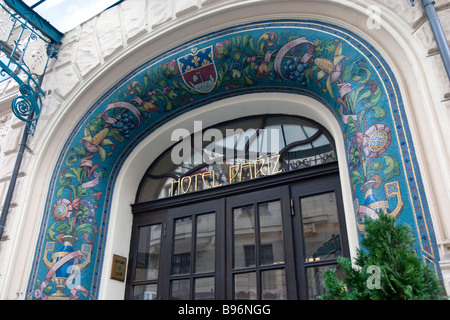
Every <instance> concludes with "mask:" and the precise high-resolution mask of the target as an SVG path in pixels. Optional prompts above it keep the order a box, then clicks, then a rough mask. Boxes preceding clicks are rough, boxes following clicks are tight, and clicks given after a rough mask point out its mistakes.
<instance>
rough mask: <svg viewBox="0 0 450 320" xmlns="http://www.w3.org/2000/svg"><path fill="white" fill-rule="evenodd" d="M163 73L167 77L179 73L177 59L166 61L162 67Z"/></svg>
mask: <svg viewBox="0 0 450 320" xmlns="http://www.w3.org/2000/svg"><path fill="white" fill-rule="evenodd" d="M161 70H162V73H163V75H164V76H165V77H167V78H172V77H174V76H175V75H176V74H177V73H178V67H177V64H176V62H175V59H173V60H171V61H169V62H166V63H164V64H163V65H162V67H161Z"/></svg>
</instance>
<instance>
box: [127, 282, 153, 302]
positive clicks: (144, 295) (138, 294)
mask: <svg viewBox="0 0 450 320" xmlns="http://www.w3.org/2000/svg"><path fill="white" fill-rule="evenodd" d="M157 291H158V285H157V284H147V285H142V286H135V287H134V289H133V298H132V299H133V300H156V299H157V296H156V293H157Z"/></svg>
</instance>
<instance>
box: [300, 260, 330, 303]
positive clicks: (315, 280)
mask: <svg viewBox="0 0 450 320" xmlns="http://www.w3.org/2000/svg"><path fill="white" fill-rule="evenodd" d="M331 268H336V265H335V264H332V265H328V266H321V267H311V268H308V269H307V272H306V278H307V283H308V299H310V300H315V299H317V297H318V296H320V295H322V294H324V293H325V288H324V287H323V280H324V278H323V273H324V272H325V271H326V270H328V269H331Z"/></svg>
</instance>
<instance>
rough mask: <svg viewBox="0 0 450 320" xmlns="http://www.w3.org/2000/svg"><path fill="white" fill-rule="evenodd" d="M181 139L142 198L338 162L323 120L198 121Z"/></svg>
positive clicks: (156, 166)
mask: <svg viewBox="0 0 450 320" xmlns="http://www.w3.org/2000/svg"><path fill="white" fill-rule="evenodd" d="M172 140H173V141H174V142H175V143H174V144H173V145H172V146H171V147H170V148H169V149H167V150H166V151H165V152H164V153H163V154H162V155H161V156H160V157H159V158H158V159H157V160H156V161H154V162H153V163H152V164H151V165H150V167H149V168H148V170H147V171H146V173H145V175H144V178H143V179H142V181H141V183H140V187H139V191H138V195H137V199H136V202H145V201H150V200H155V199H161V198H167V197H172V196H176V195H181V194H185V193H191V192H196V191H201V190H205V189H211V188H216V187H221V186H225V185H229V184H234V183H239V182H242V181H248V180H252V179H260V178H264V177H266V176H271V175H274V174H279V173H283V172H288V171H292V170H299V169H302V168H307V167H311V166H317V165H321V164H324V163H328V162H333V161H336V153H335V149H334V143H333V139H332V137H331V136H330V134H329V133H328V132H327V131H326V130H325V129H324V128H323V127H322V126H321V125H319V124H318V123H316V122H314V121H312V120H309V119H305V118H301V117H296V116H286V115H261V116H252V117H248V118H244V119H237V120H234V121H228V122H225V123H220V124H218V125H215V126H213V127H210V128H206V129H203V128H201V122H196V123H195V124H194V133H193V134H188V131H187V129H179V130H178V131H177V130H175V131H174V133H173V134H172Z"/></svg>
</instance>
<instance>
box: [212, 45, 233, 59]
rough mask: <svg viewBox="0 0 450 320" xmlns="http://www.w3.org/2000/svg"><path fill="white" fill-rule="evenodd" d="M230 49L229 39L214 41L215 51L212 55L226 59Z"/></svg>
mask: <svg viewBox="0 0 450 320" xmlns="http://www.w3.org/2000/svg"><path fill="white" fill-rule="evenodd" d="M231 49H232V48H231V41H230V40H225V41H222V42H218V43H216V52H215V53H214V56H215V57H216V58H217V59H219V60H226V59H228V58H229V57H230V52H231Z"/></svg>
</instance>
